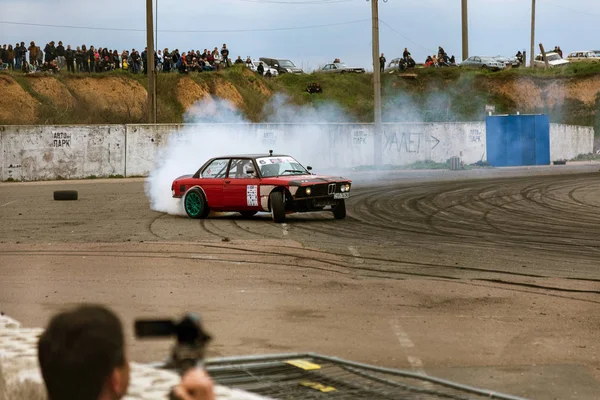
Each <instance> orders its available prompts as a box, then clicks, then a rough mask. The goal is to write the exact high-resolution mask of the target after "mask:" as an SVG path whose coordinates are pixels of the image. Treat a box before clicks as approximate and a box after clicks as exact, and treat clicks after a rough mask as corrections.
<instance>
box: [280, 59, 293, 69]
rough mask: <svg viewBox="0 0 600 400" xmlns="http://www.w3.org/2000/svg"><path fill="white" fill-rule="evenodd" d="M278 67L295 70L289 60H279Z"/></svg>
mask: <svg viewBox="0 0 600 400" xmlns="http://www.w3.org/2000/svg"><path fill="white" fill-rule="evenodd" d="M279 66H280V67H286V68H296V66H295V65H294V63H293V62H291V61H290V60H279Z"/></svg>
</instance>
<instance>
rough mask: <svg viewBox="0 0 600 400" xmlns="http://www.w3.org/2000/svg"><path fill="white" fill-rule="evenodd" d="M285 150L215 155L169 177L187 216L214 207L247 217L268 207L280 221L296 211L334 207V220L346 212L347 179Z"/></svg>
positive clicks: (204, 213)
mask: <svg viewBox="0 0 600 400" xmlns="http://www.w3.org/2000/svg"><path fill="white" fill-rule="evenodd" d="M310 170H311V167H307V168H304V167H303V166H302V165H301V164H300V163H299V162H298V161H296V160H295V159H294V158H292V157H290V156H286V155H273V152H272V151H270V152H269V155H264V154H252V155H239V156H224V157H216V158H213V159H210V160H208V161H207V162H206V163H205V164H204V165H203V166H202V167H201V168H200V169H199V170H198V172H196V173H195V174H194V175H184V176H180V177H179V178H177V179H175V181H173V185H172V186H171V190H172V192H173V197H176V198H183V207H184V208H185V212H186V213H187V215H188V216H189V217H190V218H206V216H208V213H209V212H210V211H211V210H212V211H236V212H239V213H240V214H242V215H243V216H245V217H251V216H253V215H254V214H256V213H257V212H259V211H266V212H270V213H271V214H272V216H273V221H275V222H283V221H284V220H285V215H286V214H289V213H294V212H311V211H332V212H333V216H334V217H335V218H336V219H342V218H344V217H346V203H345V199H347V198H348V197H350V183H351V181H350V180H348V179H344V178H334V177H329V176H317V175H313V174H311V173H310V172H309V171H310Z"/></svg>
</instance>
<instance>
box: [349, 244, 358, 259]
mask: <svg viewBox="0 0 600 400" xmlns="http://www.w3.org/2000/svg"><path fill="white" fill-rule="evenodd" d="M348 250H350V254H352V255H353V256H354V257H360V253H359V252H358V250H356V247H352V246H348Z"/></svg>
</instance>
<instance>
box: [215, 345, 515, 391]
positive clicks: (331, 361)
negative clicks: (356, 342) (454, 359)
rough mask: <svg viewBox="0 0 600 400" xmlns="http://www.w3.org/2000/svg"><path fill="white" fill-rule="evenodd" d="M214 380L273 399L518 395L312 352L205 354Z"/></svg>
mask: <svg viewBox="0 0 600 400" xmlns="http://www.w3.org/2000/svg"><path fill="white" fill-rule="evenodd" d="M206 369H207V371H208V372H209V373H210V375H211V376H212V377H213V379H214V380H215V382H217V383H218V384H221V385H224V386H229V387H233V388H238V389H242V390H246V391H249V392H253V393H256V394H259V395H262V396H267V397H269V398H274V399H419V400H421V399H423V400H425V399H461V400H464V399H475V400H477V399H503V400H524V399H523V398H520V397H515V396H510V395H506V394H501V393H498V392H494V391H490V390H485V389H478V388H475V387H471V386H466V385H461V384H459V383H455V382H451V381H447V380H443V379H438V378H434V377H431V376H427V375H424V374H419V373H414V372H408V371H403V370H397V369H391V368H383V367H377V366H373V365H368V364H362V363H357V362H352V361H347V360H343V359H340V358H336V357H328V356H324V355H320V354H315V353H290V354H274V355H256V356H244V357H226V358H217V359H210V360H207V362H206Z"/></svg>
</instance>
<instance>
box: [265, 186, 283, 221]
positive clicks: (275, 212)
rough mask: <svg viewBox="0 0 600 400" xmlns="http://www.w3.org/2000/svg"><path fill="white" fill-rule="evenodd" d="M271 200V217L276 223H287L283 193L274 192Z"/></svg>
mask: <svg viewBox="0 0 600 400" xmlns="http://www.w3.org/2000/svg"><path fill="white" fill-rule="evenodd" d="M269 198H270V199H271V216H272V217H273V221H275V222H284V221H285V203H284V201H283V193H281V192H272V193H271V195H270V196H269Z"/></svg>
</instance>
